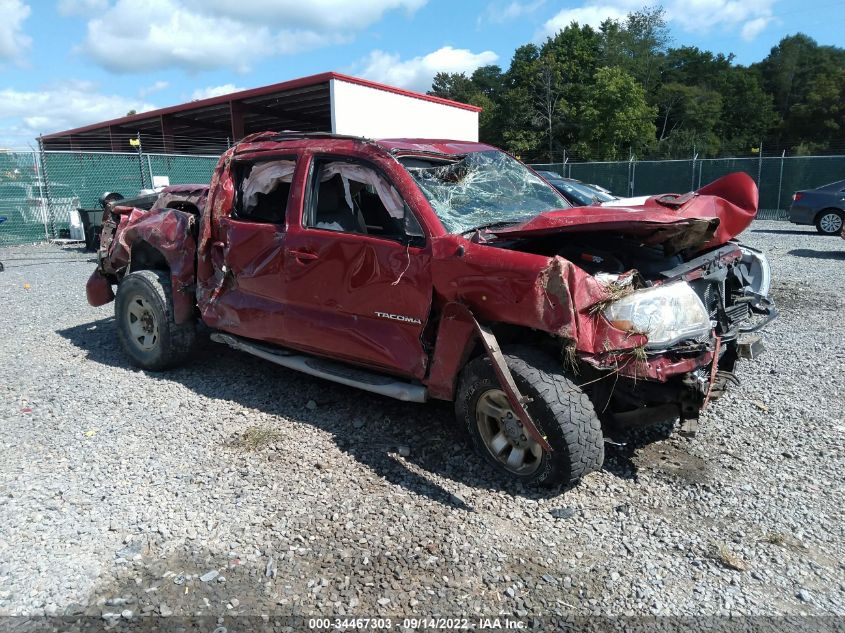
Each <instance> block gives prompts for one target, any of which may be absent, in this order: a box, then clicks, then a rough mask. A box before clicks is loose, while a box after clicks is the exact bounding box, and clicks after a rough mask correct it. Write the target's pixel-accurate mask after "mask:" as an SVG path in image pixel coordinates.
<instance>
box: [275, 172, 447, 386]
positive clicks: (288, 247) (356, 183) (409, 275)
mask: <svg viewBox="0 0 845 633" xmlns="http://www.w3.org/2000/svg"><path fill="white" fill-rule="evenodd" d="M307 187H308V189H307V191H306V196H305V204H304V207H303V212H302V214H301V217H299V218H297V220H296V221H293V220H292V221H291V222H290V228H289V231H288V235H287V238H286V241H285V254H286V257H285V259H286V262H285V293H286V302H285V303H286V306H285V309H286V319H287V322H288V328H287V331H286V333H287V336H288V339H289V342H290V343H291V344H292V345H294V346H296V347H298V348H301V349H304V350H308V351H312V352H315V353H319V354H323V355H328V356H331V357H334V358H339V359H342V360H346V361H349V362H353V363H357V364H362V365H366V366H370V367H374V368H378V369H382V370H385V371H388V372H390V373H394V374H400V375H403V376H408V377H415V378H418V379H421V378H422V377H423V376H424V375H425V370H426V364H427V356H426V354H425V353H424V350H423V346H422V342H421V339H422V335H423V330H424V328H425V324H426V321H427V319H428V314H429V310H430V306H431V296H432V281H431V272H430V259H431V256H430V253H431V251H430V241H428V240H426V239H425V238H424V237H421V236H420V235H421V233H422V231H420V230H419V229H418V227H415V228H414V229H413V230H412V231H410V232H411V233H418V234H420V235H418V236H417V237H413V236H411V235H408V234H407V233H406V230H405V223H404V214H405V207H406V205H405V204H404V201H403V200H402V198H401V197H400V195H399V193H398V191H397V189H396V188H395V187H394V186H393V185H392V184H391V181H390V179H389V177H388V175H387V174H386V173H384V172H383V171H382V170H380V169H379V168H378V167H376V166H375V165H374V164H371V163H368V162H366V161H362V160H360V159H357V158H352V157H336V156H332V157H325V158H320V157H317V158H314V159H312V164H311V165H310V167H309V177H308V184H307ZM409 211H410V210H409ZM410 217H411V219H412V221H411V224H412V225H413V217H414V216H410Z"/></svg>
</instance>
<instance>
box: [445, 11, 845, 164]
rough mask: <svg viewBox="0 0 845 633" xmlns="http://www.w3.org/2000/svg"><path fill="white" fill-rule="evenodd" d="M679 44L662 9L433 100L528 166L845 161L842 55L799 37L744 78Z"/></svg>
mask: <svg viewBox="0 0 845 633" xmlns="http://www.w3.org/2000/svg"><path fill="white" fill-rule="evenodd" d="M670 41H671V40H670V33H669V29H668V28H667V24H666V18H665V15H664V12H663V9H662V8H644V9H641V10H639V11H634V12H632V13H630V14H628V16H627V17H626V18H625V19H624V20H611V19H608V20H606V21H605V22H603V23H602V24H601V26H600V27H599V28H598V29H594V28H592V27H590V26H588V25H580V24H578V23H575V22H573V23H572V24H570V25H569V26H567V27H566V28H564V29H563V30H561V31H559V32H558V33H557V34H556V35H554V36H553V37H549V38H548V39H546V41H545V42H543V43H542V44H540V45H537V44H525V45H523V46H520V47H519V48H517V49H516V51H515V52H514V55H513V58H512V60H511V62H510V66H509V67H508V69H507V70H504V71H503V70H502V68H501V67H499V66H496V65H489V66H482V67H481V68H478V69H477V70H476V71H475V72H473V73H472V74H471V75H470V76H467V75H466V74H464V73H438V74H437V75H436V76H435V77H434V81H433V83H432V87H431V90H430V91H429V94H432V95H436V96H439V97H445V98H447V99H454V100H456V101H462V102H465V103H471V104H474V105H477V106H480V107H482V108H483V110H482V112H481V114H480V117H479V126H480V130H479V132H480V138H481V140H482V141H484V142H487V143H491V144H493V145H497V146H499V147H503V148H505V149H506V150H508V151H509V152H511V153H513V154H515V155H517V156H519V157H520V158H522V159H523V160H533V161H549V162H561V161H562V160H564V158H567V157H568V158H572V159H576V160H627V159H628V158H630V157H631V156H632V155H633V156H635V157H636V158H638V159H643V158H691V157H692V156H693V154H694V153H695V154H698V156H699V157H713V156H747V155H753V154H755V153H757V152H760V151H764V152H765V153H773V152H774V151H777V153H780V151H781V150H782V149H785V150H787V151H788V153H789V154H792V155H811V154H817V153H845V50H844V49H842V48H839V47H835V46H822V45H819V44H818V43H817V42H815V40H813V39H812V38H810V37H808V36H807V35H804V34H800V33H799V34H796V35H790V36H787V37H784V38H783V39H782V40H781V41H780V42H779V43H778V45H777V46H775V47H774V48H772V49H771V51H770V52H769V54H768V56H767V57H766V58H765V59H763V60H762V61H759V62H756V63H754V64H751V65H749V66H743V65H740V64H737V63H735V61H734V56H733V54H729V55H724V54H722V53H712V52H710V51H706V50H701V49H699V48H697V47H694V46H679V47H672V46H670ZM761 145H762V148H761Z"/></svg>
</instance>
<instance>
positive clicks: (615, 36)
mask: <svg viewBox="0 0 845 633" xmlns="http://www.w3.org/2000/svg"><path fill="white" fill-rule="evenodd" d="M600 31H601V63H602V65H603V66H607V67H609V68H621V69H622V70H624V71H625V72H627V73H628V74H629V75H631V76H632V77H633V78H634V79H636V80H637V81H639V82H640V83H641V84H642V85H643V88H644V89H645V91H646V93H647V94H648V93H649V92H650V91H651V90H652V89H653V87H654V85H655V84H656V83H657V82H658V80H659V78H660V74H661V71H662V68H663V65H664V62H665V56H664V53H665V51H666V47H667V45H668V44H669V40H670V37H669V29H668V27H667V25H666V14H665V11H664V10H663V8H662V7H644V8H642V9H640V10H639V11H632V12H631V13H629V14H628V15H627V17H626V18H625V20H624V21H622V22H620V21H617V20H609V19H608V20H605V21H604V23H602V25H601V27H600Z"/></svg>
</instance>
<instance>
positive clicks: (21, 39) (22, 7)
mask: <svg viewBox="0 0 845 633" xmlns="http://www.w3.org/2000/svg"><path fill="white" fill-rule="evenodd" d="M29 14H30V8H29V5H27V4H24V3H23V2H21V0H0V16H2V17H0V63H2V62H6V61H13V60H20V59H21V58H22V56H23V54H24V53H25V52H26V51H27V50H29V47H30V45H31V44H32V38H30V37H29V36H28V35H26V34H25V33H24V32H23V23H24V20H26V19H27V18H28V17H29Z"/></svg>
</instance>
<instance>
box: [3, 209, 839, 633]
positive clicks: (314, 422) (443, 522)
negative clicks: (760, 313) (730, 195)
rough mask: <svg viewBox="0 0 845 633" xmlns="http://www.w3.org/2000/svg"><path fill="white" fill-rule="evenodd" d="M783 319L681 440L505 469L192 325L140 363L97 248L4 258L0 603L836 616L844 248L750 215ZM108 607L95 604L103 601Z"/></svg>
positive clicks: (399, 406)
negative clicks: (569, 474) (95, 292)
mask: <svg viewBox="0 0 845 633" xmlns="http://www.w3.org/2000/svg"><path fill="white" fill-rule="evenodd" d="M744 237H745V240H746V241H747V242H748V243H750V244H751V245H753V246H757V247H760V248H762V249H764V250H765V251H766V252H767V253H768V255H769V257H770V259H771V261H772V264H773V267H774V274H775V282H774V287H773V294H774V297H775V299H776V300H777V301H778V302H779V307H780V309H781V312H782V315H781V317H780V319H779V320H778V321H777V322H775V323H774V324H772V325H771V326H770V327H769V328H768V338H767V346H768V352H767V353H766V354H765V355H764V356H763V357H761V358H760V359H759V360H758V361H754V362H749V361H742V362H741V365H740V367H739V376H740V378H741V380H742V386H741V387H737V388H734V389H733V390H732V391H731V392H729V394H728V395H726V396H725V397H724V398H723V399H721V400H720V401H718V402H717V403H715V405H711V407H710V409H709V410H708V411H707V412H706V413H705V415H704V417H703V419H702V425H701V430H700V432H699V434H698V436H697V437H696V438H694V439H692V440H688V439H681V438H679V437H678V436H677V435H669V436H668V437H667V433H668V431H666V432H663V433H661V432H660V430H657V431H654V432H652V433H650V434H649V435H648V436H638V437H633V438H631V441H630V442H629V443H628V444H627V445H625V446H618V447H617V446H611V447H608V448H609V456H608V460H607V463H606V466H605V469H604V470H603V471H602V472H600V473H595V474H593V475H589V476H588V477H587V478H585V479H584V481H583V482H582V483H581V484H580V485H579V486H578V487H576V488H575V489H573V490H570V491H564V492H560V491H552V492H540V491H536V490H531V489H524V488H521V487H518V486H514V485H509V484H504V485H503V484H501V483H500V481H499V480H498V479H497V477H496V476H495V475H494V474H493V473H492V471H491V470H488V467H487V466H485V465H484V464H483V463H482V462H481V460H480V459H477V458H476V457H475V456H474V455H473V454H471V453H470V452H469V451H470V448H469V441H468V439H467V438H466V437H465V436H464V435H463V433H462V432H461V431H460V430H459V429H457V428H455V426H454V423H453V416H452V412H451V408H450V406H447V405H442V404H432V405H424V406H423V405H413V404H403V403H400V402H395V401H391V400H388V399H384V398H380V397H377V396H372V395H368V394H365V393H361V392H358V391H356V390H353V389H349V388H344V387H341V386H336V385H332V384H330V383H326V382H322V381H320V380H318V379H313V378H310V377H307V376H302V375H299V374H297V373H294V372H292V371H288V370H285V369H282V368H279V367H276V366H274V365H271V364H270V363H266V362H263V361H259V360H256V359H253V358H251V357H248V356H245V355H241V354H239V353H238V352H235V351H232V350H230V349H228V348H226V347H224V346H222V345H217V344H215V343H211V342H210V341H208V340H207V337H206V338H205V339H204V341H203V343H202V344H201V349H200V350H199V352H198V354H197V357H196V359H195V360H194V362H192V363H191V364H190V365H189V366H187V367H184V368H182V369H179V370H176V371H173V372H169V373H165V374H151V373H145V372H142V371H136V370H133V369H131V368H130V367H129V366H128V365H127V363H126V361H125V360H124V357H123V356H122V354H121V352H120V350H119V348H118V343H117V338H116V335H115V325H114V322H113V319H112V310H113V307H112V305H108V306H104V307H102V308H91V307H89V306H88V305H87V304H86V302H85V296H84V284H85V281H86V279H87V277H88V275H89V274H90V272H91V270H92V269H93V266H94V264H93V263H92V262H91V261H90V256H89V255H88V254H86V253H83V252H81V251H79V250H78V249H75V248H72V247H58V246H47V245H40V246H29V247H20V248H7V249H4V250H3V251H2V252H0V261H3V262H4V263H5V265H6V271H5V272H3V273H0V333H2V337H3V340H4V344H3V345H2V347H0V451H2V459H0V615H26V616H33V615H42V614H48V615H49V614H81V613H85V614H89V615H92V616H96V617H98V618H99V617H105V618H106V619H107V620H108V619H110V618H120V617H121V613H123V617H124V618H131V619H138V618H140V617H142V616H143V615H144V614H150V613H152V614H165V615H167V614H170V613H173V614H176V615H180V614H181V615H196V614H204V615H212V616H218V615H227V616H230V615H234V614H239V613H240V614H277V615H280V614H302V615H308V614H322V615H343V614H357V615H369V616H372V615H375V614H382V615H393V616H394V617H395V616H401V615H406V616H411V615H416V616H420V615H433V614H441V615H463V616H475V615H479V614H483V615H488V616H489V615H494V614H500V613H501V614H515V615H516V616H518V617H520V618H525V619H529V618H531V617H535V616H536V617H544V616H549V615H551V614H568V615H589V614H607V615H620V614H629V615H643V614H646V615H648V614H673V615H720V614H727V613H730V614H767V615H776V614H792V615H798V614H804V613H807V614H838V615H845V563H843V556H842V554H843V552H845V517H844V516H843V507H845V494H843V482H845V455H843V452H844V451H843V446H845V413H843V411H845V337H843V329H842V325H841V324H842V318H843V310H845V286H843V282H844V281H845V241H843V240H841V239H838V238H826V237H821V236H818V235H816V234H815V232H814V231H807V230H803V229H801V228H798V227H794V226H793V225H790V224H787V223H779V222H764V221H759V222H757V223H756V224H755V225H754V228H753V230H750V231H749V232H748V233H747V234H746V235H745V236H744ZM104 614H105V615H104Z"/></svg>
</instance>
